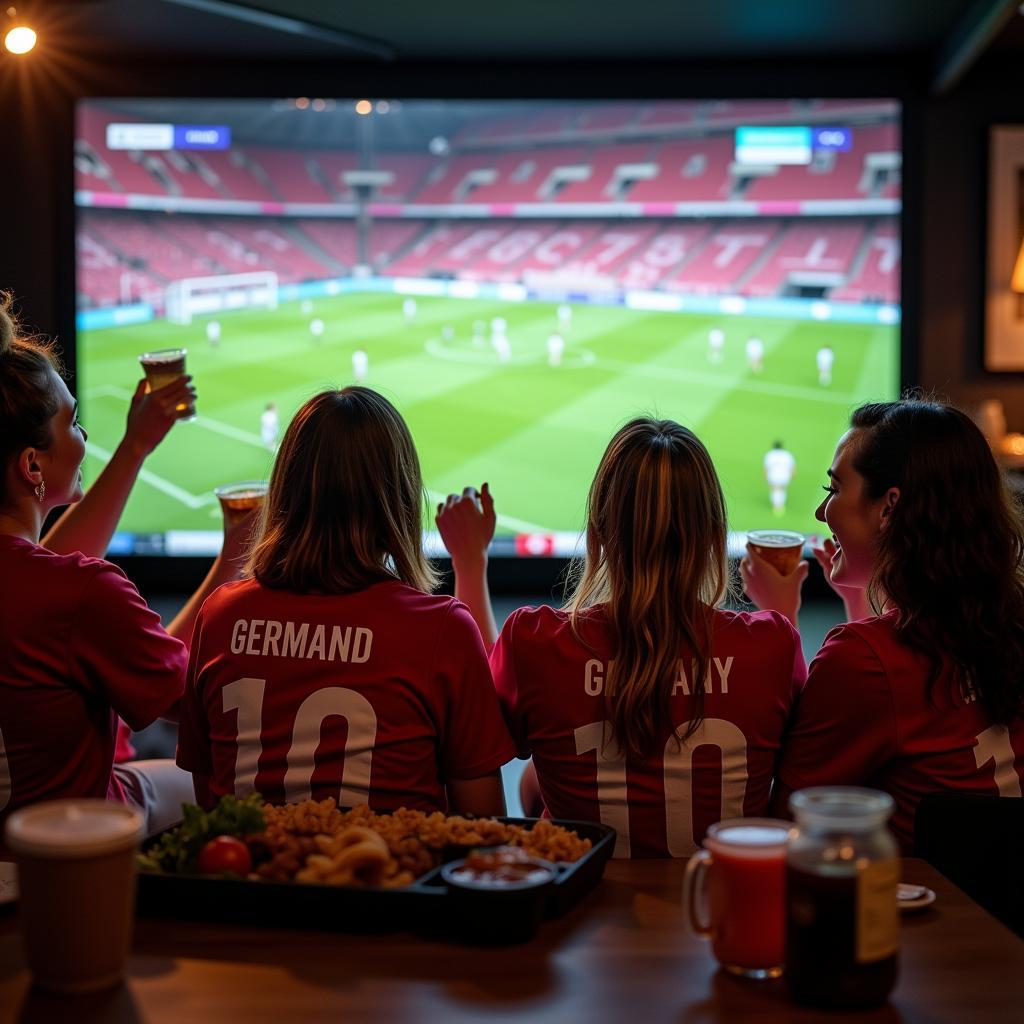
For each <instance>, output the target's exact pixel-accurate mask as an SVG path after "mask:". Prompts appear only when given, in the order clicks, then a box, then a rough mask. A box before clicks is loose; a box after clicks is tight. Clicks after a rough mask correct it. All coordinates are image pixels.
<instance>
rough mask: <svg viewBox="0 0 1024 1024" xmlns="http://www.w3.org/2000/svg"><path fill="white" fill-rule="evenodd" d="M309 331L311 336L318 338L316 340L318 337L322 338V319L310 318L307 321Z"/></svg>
mask: <svg viewBox="0 0 1024 1024" xmlns="http://www.w3.org/2000/svg"><path fill="white" fill-rule="evenodd" d="M309 333H310V334H312V335H313V337H314V338H316V339H318V340H319V339H320V338H322V337H323V335H324V322H323V320H320V319H316V320H310V322H309Z"/></svg>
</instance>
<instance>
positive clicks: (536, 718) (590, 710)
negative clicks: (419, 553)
mask: <svg viewBox="0 0 1024 1024" xmlns="http://www.w3.org/2000/svg"><path fill="white" fill-rule="evenodd" d="M493 521H494V520H493V514H492V513H491V508H490V495H489V493H486V500H485V501H483V502H481V503H480V504H477V499H476V496H475V494H474V493H473V492H472V491H469V492H468V493H467V492H464V494H463V496H462V497H461V498H457V497H455V496H454V495H453V496H451V497H450V498H449V500H448V502H447V504H446V505H445V506H443V507H441V508H440V509H439V510H438V524H439V526H440V528H441V532H442V536H443V537H444V539H445V543H446V544H447V545H448V548H449V551H450V552H451V555H452V560H453V564H454V565H455V568H456V579H457V589H456V593H457V594H460V595H464V596H466V598H467V599H469V600H473V601H475V604H474V605H473V607H475V609H476V611H477V616H478V622H479V623H480V624H481V628H482V629H484V630H486V629H487V628H488V622H489V621H491V620H490V618H489V614H490V612H489V606H488V602H487V597H486V584H485V582H483V574H482V572H483V570H484V569H485V568H486V558H485V557H483V553H484V552H485V551H486V545H487V542H488V541H489V540H490V536H489V533H493ZM728 590H729V570H728V563H727V558H726V511H725V499H724V497H723V495H722V489H721V486H720V484H719V482H718V476H717V474H716V473H715V468H714V466H713V464H712V462H711V457H710V455H709V454H708V452H707V449H706V448H705V447H704V445H703V444H702V443H701V442H700V440H699V439H698V438H697V437H696V436H695V435H694V434H693V433H692V432H691V431H690V430H687V429H686V428H685V427H682V426H680V425H679V424H678V423H674V422H672V421H671V420H654V419H636V420H633V421H632V422H630V423H627V424H626V425H625V426H624V427H623V428H622V429H621V430H619V432H618V433H617V434H616V435H615V436H614V437H613V438H612V440H611V443H610V444H609V445H608V448H607V450H606V451H605V453H604V457H603V458H602V459H601V464H600V466H599V467H598V470H597V475H596V476H595V478H594V482H593V484H592V485H591V488H590V496H589V499H588V502H587V528H586V556H585V558H584V559H583V560H582V562H580V563H578V564H577V566H576V571H575V577H574V586H573V593H572V596H571V597H570V599H569V601H568V603H567V605H566V607H565V608H564V609H562V610H555V609H553V608H549V607H539V608H520V609H518V610H517V611H515V612H513V613H512V615H511V616H510V617H509V619H508V621H507V622H506V623H505V625H504V628H503V629H502V631H501V635H500V636H499V637H498V639H497V642H496V644H495V646H494V649H493V651H492V653H491V667H492V670H493V673H494V681H495V686H496V688H497V691H498V696H499V698H500V700H501V702H502V705H503V709H504V711H505V715H506V719H507V721H508V722H509V724H510V727H511V730H512V734H513V737H514V738H515V740H516V742H517V745H518V747H519V755H520V757H529V756H531V755H532V756H533V763H534V765H535V767H536V772H537V777H538V781H539V783H540V789H541V792H542V794H543V798H544V803H545V805H546V807H547V811H548V813H550V814H551V815H552V816H553V817H555V818H568V819H583V820H589V821H598V820H599V821H602V822H605V823H606V824H609V825H612V826H614V828H615V829H616V830H617V832H618V841H617V844H616V855H617V856H620V857H624V856H633V857H642V856H666V855H669V856H674V857H685V856H689V855H690V854H691V853H693V851H694V850H695V849H696V847H697V846H698V845H699V843H700V841H701V839H702V838H703V835H704V831H705V830H706V828H707V826H708V825H710V824H712V823H713V822H716V821H719V820H720V819H722V818H727V817H737V816H740V815H758V814H763V813H764V812H765V810H766V808H767V806H768V796H769V788H770V785H771V780H772V776H773V774H774V771H775V762H776V758H777V756H778V754H779V750H780V746H781V741H782V734H783V730H784V728H785V725H786V721H787V718H788V715H789V710H790V706H791V704H792V702H793V699H794V697H795V694H796V692H797V690H798V689H799V688H800V686H801V685H802V684H803V681H804V675H805V669H804V661H803V655H802V654H801V651H800V641H799V637H798V636H797V634H796V631H795V630H794V629H793V627H792V626H791V625H790V624H789V622H787V621H786V620H785V618H784V617H783V616H781V615H778V614H776V613H768V614H764V613H759V614H753V615H752V614H748V613H745V612H734V611H727V610H725V609H723V608H721V607H719V605H720V603H721V602H722V601H723V599H724V598H725V597H726V595H727V593H728Z"/></svg>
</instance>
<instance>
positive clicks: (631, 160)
mask: <svg viewBox="0 0 1024 1024" xmlns="http://www.w3.org/2000/svg"><path fill="white" fill-rule="evenodd" d="M650 155H651V144H650V143H649V142H637V143H633V144H631V145H623V146H599V147H597V148H596V149H594V150H592V151H591V153H590V154H588V156H587V164H588V165H589V167H590V177H589V178H587V179H586V180H584V181H570V182H569V184H568V185H566V186H565V187H564V188H563V189H561V191H559V192H558V194H557V195H556V196H555V199H556V200H557V201H558V202H560V203H607V202H610V201H612V200H615V199H618V198H624V197H621V196H617V195H615V194H614V193H613V192H612V189H613V187H614V183H615V172H616V170H617V169H618V168H620V167H624V166H627V165H631V164H646V163H648V162H649V157H650Z"/></svg>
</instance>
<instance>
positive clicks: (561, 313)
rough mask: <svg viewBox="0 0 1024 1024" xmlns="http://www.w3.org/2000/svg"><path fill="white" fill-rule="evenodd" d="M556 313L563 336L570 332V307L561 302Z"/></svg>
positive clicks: (566, 303)
mask: <svg viewBox="0 0 1024 1024" xmlns="http://www.w3.org/2000/svg"><path fill="white" fill-rule="evenodd" d="M557 312H558V326H559V327H560V328H561V329H562V333H563V334H568V333H569V331H571V330H572V306H570V305H569V303H568V302H563V303H562V304H561V305H560V306H559V307H558V310H557Z"/></svg>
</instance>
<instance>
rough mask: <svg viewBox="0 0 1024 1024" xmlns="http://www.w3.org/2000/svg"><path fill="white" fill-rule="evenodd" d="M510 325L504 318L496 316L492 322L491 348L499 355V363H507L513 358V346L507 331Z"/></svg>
mask: <svg viewBox="0 0 1024 1024" xmlns="http://www.w3.org/2000/svg"><path fill="white" fill-rule="evenodd" d="M507 329H508V323H507V321H506V320H505V318H504V317H502V316H496V317H495V318H494V319H493V320H492V321H491V348H493V349H494V351H495V352H497V353H498V361H499V362H502V363H507V362H508V361H509V359H511V358H512V345H511V343H510V342H509V340H508V335H507V334H506V333H505V331H506V330H507Z"/></svg>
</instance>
